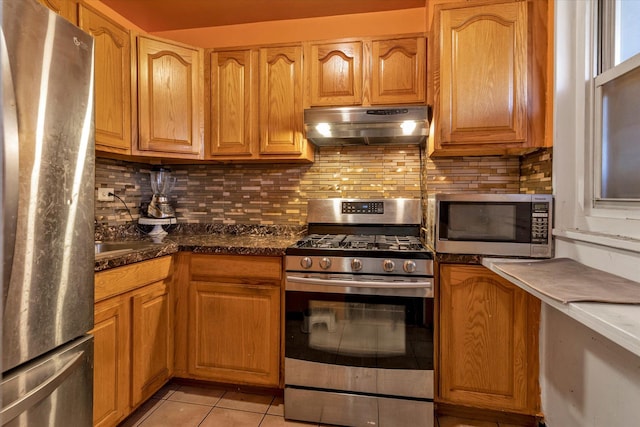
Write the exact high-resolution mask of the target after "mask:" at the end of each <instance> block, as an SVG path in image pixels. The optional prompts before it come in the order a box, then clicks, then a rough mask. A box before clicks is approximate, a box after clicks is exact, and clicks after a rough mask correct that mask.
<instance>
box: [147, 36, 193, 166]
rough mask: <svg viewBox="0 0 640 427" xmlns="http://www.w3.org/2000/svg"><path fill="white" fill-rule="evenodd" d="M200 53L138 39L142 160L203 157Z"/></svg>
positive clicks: (155, 40) (155, 41)
mask: <svg viewBox="0 0 640 427" xmlns="http://www.w3.org/2000/svg"><path fill="white" fill-rule="evenodd" d="M202 76H203V73H202V49H197V48H193V47H188V46H186V45H181V44H174V43H169V42H167V41H164V40H160V39H156V38H151V37H148V36H138V110H139V111H138V115H139V133H140V135H139V140H138V153H136V154H140V155H154V156H158V155H162V154H166V155H167V156H169V157H185V158H200V157H202V155H203V152H202V148H203V146H202V140H203V136H202V128H203V118H202V117H203V116H202V110H203V103H204V101H203V95H202V89H201V88H202Z"/></svg>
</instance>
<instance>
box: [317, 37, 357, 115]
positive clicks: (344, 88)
mask: <svg viewBox="0 0 640 427" xmlns="http://www.w3.org/2000/svg"><path fill="white" fill-rule="evenodd" d="M362 52H363V48H362V42H359V41H358V42H345V43H311V44H309V45H307V46H306V51H305V64H306V65H305V74H306V77H305V78H306V79H307V81H308V84H309V90H310V92H311V93H310V98H311V100H310V104H311V106H329V105H359V104H361V103H362Z"/></svg>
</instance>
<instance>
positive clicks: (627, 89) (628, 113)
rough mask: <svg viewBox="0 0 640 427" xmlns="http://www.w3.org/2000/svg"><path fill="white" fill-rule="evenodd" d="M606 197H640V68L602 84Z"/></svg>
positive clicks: (603, 185)
mask: <svg viewBox="0 0 640 427" xmlns="http://www.w3.org/2000/svg"><path fill="white" fill-rule="evenodd" d="M602 93H603V100H602V115H603V117H602V195H601V196H602V197H603V198H606V199H608V198H629V199H640V105H639V103H638V100H640V68H636V69H635V70H633V71H631V72H629V73H627V74H625V75H622V76H620V77H618V78H617V79H615V80H612V81H610V82H608V83H606V84H605V85H603V86H602Z"/></svg>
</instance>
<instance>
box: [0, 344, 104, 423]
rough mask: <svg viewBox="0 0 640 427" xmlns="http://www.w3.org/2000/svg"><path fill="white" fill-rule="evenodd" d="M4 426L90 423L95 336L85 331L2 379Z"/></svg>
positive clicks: (91, 416) (91, 417) (91, 415)
mask: <svg viewBox="0 0 640 427" xmlns="http://www.w3.org/2000/svg"><path fill="white" fill-rule="evenodd" d="M2 402H3V403H4V408H2V412H1V413H0V419H1V420H2V425H3V426H8V427H18V426H21V427H26V426H48V427H68V426H90V425H91V423H92V419H93V411H92V408H93V406H92V404H93V403H92V402H93V337H92V336H90V335H86V336H84V337H82V338H79V339H77V340H75V341H73V342H71V343H69V344H67V345H65V346H63V347H60V349H58V350H56V351H55V352H53V353H49V354H46V355H44V356H43V357H41V358H39V359H37V360H35V361H33V362H31V363H28V364H26V365H25V366H24V367H22V366H21V367H20V368H19V369H17V370H15V371H13V372H11V373H9V374H8V375H7V376H6V377H5V378H3V380H2Z"/></svg>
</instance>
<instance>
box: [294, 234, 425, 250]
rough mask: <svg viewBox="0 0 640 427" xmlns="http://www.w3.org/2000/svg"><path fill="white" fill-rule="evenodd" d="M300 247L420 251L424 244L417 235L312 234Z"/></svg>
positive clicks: (303, 240)
mask: <svg viewBox="0 0 640 427" xmlns="http://www.w3.org/2000/svg"><path fill="white" fill-rule="evenodd" d="M296 247H298V248H318V249H364V250H378V249H379V250H391V251H420V250H423V249H424V246H423V245H422V243H421V242H420V239H419V238H418V237H416V236H389V235H346V234H310V235H308V236H306V237H305V238H303V239H302V240H300V241H299V242H298V243H297V244H296Z"/></svg>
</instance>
